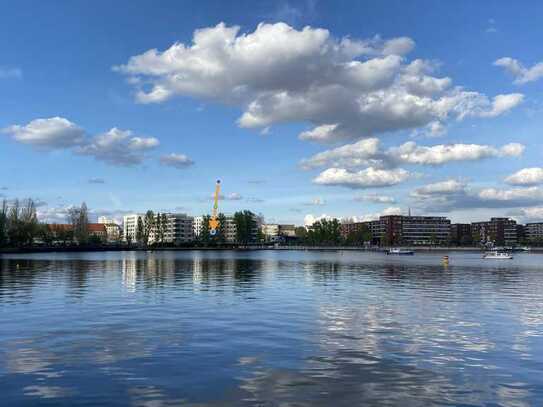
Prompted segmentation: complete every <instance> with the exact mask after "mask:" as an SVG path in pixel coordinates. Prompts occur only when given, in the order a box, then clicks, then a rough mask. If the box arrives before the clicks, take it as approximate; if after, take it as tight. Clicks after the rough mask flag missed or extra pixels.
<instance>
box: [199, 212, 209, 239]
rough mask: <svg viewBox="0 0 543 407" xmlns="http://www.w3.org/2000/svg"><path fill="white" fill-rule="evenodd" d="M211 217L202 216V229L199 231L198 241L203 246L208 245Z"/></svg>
mask: <svg viewBox="0 0 543 407" xmlns="http://www.w3.org/2000/svg"><path fill="white" fill-rule="evenodd" d="M210 219H211V216H209V215H204V216H202V229H201V230H200V235H198V241H199V242H201V243H203V244H204V245H208V244H209V243H210V241H211V236H209V221H210Z"/></svg>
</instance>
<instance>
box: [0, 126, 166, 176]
mask: <svg viewBox="0 0 543 407" xmlns="http://www.w3.org/2000/svg"><path fill="white" fill-rule="evenodd" d="M1 132H2V133H5V134H7V135H9V136H11V137H12V138H13V140H15V141H17V142H19V143H22V144H28V145H30V146H32V147H34V148H36V149H39V150H49V151H50V150H70V151H72V152H73V153H74V154H77V155H87V156H92V157H94V158H95V159H96V160H98V161H103V162H106V163H108V164H111V165H120V166H130V165H137V164H141V163H142V162H143V160H144V159H145V157H146V153H147V152H148V151H150V150H152V149H154V148H156V147H157V146H158V145H159V144H160V142H159V140H158V139H157V138H155V137H141V136H136V135H134V133H133V132H132V131H131V130H121V129H118V128H116V127H113V128H112V129H110V130H109V131H107V132H106V133H103V134H99V135H97V136H95V137H89V136H88V135H87V134H86V132H85V130H83V129H82V128H81V127H79V126H78V125H76V124H75V123H72V122H71V121H70V120H68V119H65V118H63V117H50V118H46V119H35V120H32V121H31V122H29V123H28V124H26V125H12V126H9V127H6V128H4V129H2V130H1Z"/></svg>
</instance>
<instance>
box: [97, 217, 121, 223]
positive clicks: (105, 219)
mask: <svg viewBox="0 0 543 407" xmlns="http://www.w3.org/2000/svg"><path fill="white" fill-rule="evenodd" d="M98 223H101V224H102V225H107V224H108V223H117V222H115V219H113V218H108V217H107V216H99V217H98Z"/></svg>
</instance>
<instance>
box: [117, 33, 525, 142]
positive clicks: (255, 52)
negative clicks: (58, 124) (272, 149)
mask: <svg viewBox="0 0 543 407" xmlns="http://www.w3.org/2000/svg"><path fill="white" fill-rule="evenodd" d="M414 45H415V44H414V41H413V40H412V39H410V38H407V37H398V38H391V39H386V40H385V39H382V38H380V37H374V38H370V39H355V38H349V37H344V38H335V37H334V36H333V35H332V34H331V33H330V32H329V31H328V30H326V29H322V28H314V27H309V26H306V27H304V28H303V29H301V30H297V29H295V28H293V27H291V26H289V25H288V24H285V23H275V24H266V23H261V24H259V25H258V26H257V27H256V29H255V30H254V31H252V32H248V33H241V32H240V27H238V26H227V25H226V24H224V23H220V24H218V25H216V26H214V27H207V28H203V29H199V30H196V31H195V32H194V35H193V38H192V43H191V44H183V43H174V44H173V45H171V46H170V47H169V48H167V49H166V50H163V51H159V50H157V49H150V50H148V51H146V52H144V53H142V54H140V55H135V56H132V57H131V58H130V59H129V60H128V62H127V63H126V64H124V65H120V66H116V67H114V70H116V71H117V72H120V73H122V74H123V75H126V76H128V78H129V82H130V83H131V84H133V86H136V88H137V93H136V95H137V96H136V98H137V100H138V101H139V102H141V103H160V102H164V101H166V100H168V99H171V98H173V97H176V96H190V97H194V98H197V99H203V100H209V101H214V102H217V103H223V104H228V105H236V106H238V107H240V108H241V109H242V110H243V113H242V115H241V117H240V118H239V120H238V124H239V125H240V126H241V127H244V128H267V127H269V126H272V125H274V124H278V123H289V122H303V123H311V124H312V126H313V127H314V128H313V129H311V130H307V131H305V132H303V133H302V134H301V135H300V137H301V138H302V139H305V140H315V141H319V142H334V141H337V140H352V139H357V138H362V137H368V136H369V135H378V134H381V133H384V132H389V131H395V130H405V129H414V128H418V127H422V126H427V125H429V124H430V123H432V122H436V121H438V122H440V123H443V122H444V121H445V120H447V119H462V118H464V117H468V116H472V117H494V116H497V115H500V114H503V113H505V112H507V111H509V110H511V109H512V108H514V107H515V106H517V105H518V104H519V103H520V102H521V101H522V95H520V94H512V95H498V96H496V97H495V98H490V97H488V96H486V95H484V94H482V93H479V92H475V91H467V90H465V89H463V88H462V87H458V86H453V84H452V80H451V79H450V78H447V77H436V76H434V72H435V70H436V66H435V64H432V63H430V62H428V61H423V60H418V59H416V60H412V61H408V60H407V57H406V55H407V54H408V53H409V52H410V51H412V49H413V48H414ZM440 131H442V130H440Z"/></svg>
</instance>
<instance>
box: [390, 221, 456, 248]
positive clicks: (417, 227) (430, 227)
mask: <svg viewBox="0 0 543 407" xmlns="http://www.w3.org/2000/svg"><path fill="white" fill-rule="evenodd" d="M379 222H380V232H381V242H382V243H383V244H385V245H397V244H405V245H432V244H446V243H448V241H449V236H450V230H451V221H450V220H449V219H447V218H446V217H442V216H403V215H389V216H381V217H380V218H379Z"/></svg>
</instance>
